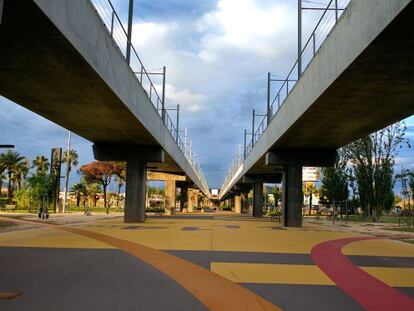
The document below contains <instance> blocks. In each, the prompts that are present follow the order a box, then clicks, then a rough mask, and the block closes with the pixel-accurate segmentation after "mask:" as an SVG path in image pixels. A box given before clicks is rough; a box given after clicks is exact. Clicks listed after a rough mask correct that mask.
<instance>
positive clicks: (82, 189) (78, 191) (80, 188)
mask: <svg viewBox="0 0 414 311" xmlns="http://www.w3.org/2000/svg"><path fill="white" fill-rule="evenodd" d="M70 191H71V192H72V194H74V195H76V206H77V207H79V204H80V200H81V198H82V196H85V195H86V194H87V189H86V185H85V183H83V182H78V183H77V184H74V185H73V186H72V188H71V190H70Z"/></svg>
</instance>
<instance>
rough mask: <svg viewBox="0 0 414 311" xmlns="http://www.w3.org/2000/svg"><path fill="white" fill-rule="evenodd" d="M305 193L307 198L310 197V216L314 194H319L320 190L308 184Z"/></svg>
mask: <svg viewBox="0 0 414 311" xmlns="http://www.w3.org/2000/svg"><path fill="white" fill-rule="evenodd" d="M304 193H305V195H306V196H309V216H310V215H312V197H313V195H314V194H317V193H318V189H316V187H315V185H314V184H313V183H307V184H306V185H305V189H304Z"/></svg>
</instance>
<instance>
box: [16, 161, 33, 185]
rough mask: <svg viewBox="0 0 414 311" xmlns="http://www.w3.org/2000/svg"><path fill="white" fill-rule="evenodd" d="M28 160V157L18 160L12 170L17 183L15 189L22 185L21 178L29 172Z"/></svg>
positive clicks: (24, 177)
mask: <svg viewBox="0 0 414 311" xmlns="http://www.w3.org/2000/svg"><path fill="white" fill-rule="evenodd" d="M29 163H30V161H29V159H28V158H24V160H23V161H21V162H19V163H18V164H17V165H16V168H15V172H14V177H15V178H14V179H15V181H16V183H17V190H20V189H21V187H22V180H24V179H26V177H27V174H28V173H29V168H30V164H29Z"/></svg>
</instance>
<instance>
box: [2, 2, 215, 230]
mask: <svg viewBox="0 0 414 311" xmlns="http://www.w3.org/2000/svg"><path fill="white" fill-rule="evenodd" d="M0 4H1V6H0V7H1V9H0V13H1V14H0V17H1V24H0V46H1V49H0V95H2V96H4V97H6V98H8V99H10V100H12V101H13V102H15V103H18V104H19V105H22V106H24V107H26V108H28V109H29V110H31V111H33V112H35V113H37V114H39V115H41V116H43V117H45V118H47V119H49V120H51V121H53V122H55V123H57V124H59V125H61V126H63V127H65V128H67V129H69V130H71V131H73V132H74V133H76V134H78V135H80V136H82V137H84V138H86V139H88V140H89V141H91V142H93V143H95V145H94V154H95V157H96V159H98V160H105V161H126V162H127V163H128V164H127V166H128V173H127V186H126V196H127V197H126V211H125V221H126V222H136V221H144V208H145V206H144V205H145V182H146V171H147V170H150V171H159V172H167V173H178V174H185V175H186V176H187V178H188V179H189V180H190V181H191V182H192V183H194V185H195V187H197V188H199V189H200V190H201V191H202V192H203V193H204V194H205V195H206V196H208V195H209V189H208V186H207V184H206V182H205V180H204V178H203V177H202V175H201V174H200V171H199V170H198V169H197V168H196V166H194V165H193V163H192V162H191V161H190V160H189V158H188V156H186V155H185V154H184V152H183V151H184V148H183V143H182V141H180V139H179V137H178V130H177V129H174V128H173V124H172V123H171V120H170V119H169V117H168V114H166V111H165V107H164V106H163V108H162V112H161V113H160V110H159V107H158V105H159V104H162V105H164V101H163V100H161V99H160V96H159V95H158V94H157V93H156V91H155V88H154V87H153V84H152V83H151V81H150V79H149V76H148V75H146V74H145V68H144V67H143V65H142V63H141V62H140V60H139V57H138V56H137V54H134V53H133V52H135V50H132V54H131V55H132V56H131V61H130V64H128V62H127V61H126V59H125V55H124V52H123V51H122V50H121V49H123V48H124V47H122V46H118V45H117V43H116V42H115V41H114V39H113V35H112V33H111V32H112V31H110V30H108V25H105V24H104V22H103V20H102V18H101V17H100V15H99V14H98V12H97V10H96V8H95V7H94V6H93V4H92V2H90V1H89V0H82V1H80V0H77V1H73V0H19V1H16V0H2V1H0ZM118 26H119V25H118ZM133 66H135V67H133ZM137 71H139V73H138V74H137ZM154 98H155V101H154ZM157 108H158V109H157Z"/></svg>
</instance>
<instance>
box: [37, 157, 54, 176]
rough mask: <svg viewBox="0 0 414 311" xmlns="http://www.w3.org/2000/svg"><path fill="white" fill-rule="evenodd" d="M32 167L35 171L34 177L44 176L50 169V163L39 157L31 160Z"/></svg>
mask: <svg viewBox="0 0 414 311" xmlns="http://www.w3.org/2000/svg"><path fill="white" fill-rule="evenodd" d="M33 167H34V168H35V169H36V175H39V174H46V173H47V171H48V169H49V167H50V163H49V160H48V159H47V158H46V157H45V156H43V155H39V156H37V157H36V158H35V159H34V160H33Z"/></svg>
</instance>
